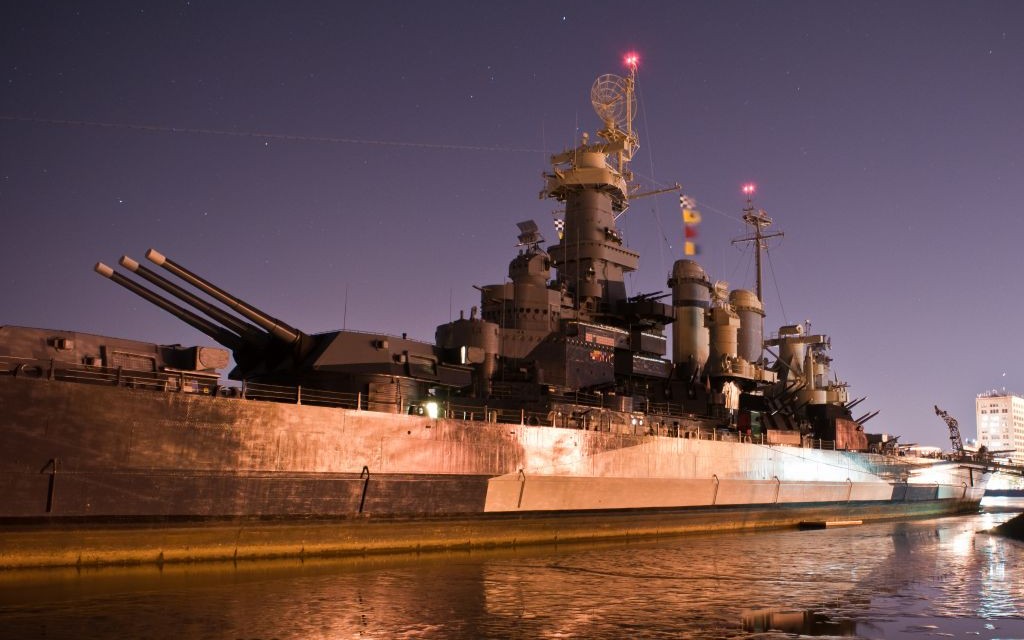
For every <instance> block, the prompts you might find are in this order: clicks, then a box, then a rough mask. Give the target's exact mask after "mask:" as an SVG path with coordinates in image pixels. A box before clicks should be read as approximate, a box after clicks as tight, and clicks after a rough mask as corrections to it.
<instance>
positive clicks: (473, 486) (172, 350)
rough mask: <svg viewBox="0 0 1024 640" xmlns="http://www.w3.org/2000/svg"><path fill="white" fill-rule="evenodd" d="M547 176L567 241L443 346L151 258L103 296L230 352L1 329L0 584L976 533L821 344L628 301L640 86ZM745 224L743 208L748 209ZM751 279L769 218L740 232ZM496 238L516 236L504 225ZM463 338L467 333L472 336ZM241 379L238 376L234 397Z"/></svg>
mask: <svg viewBox="0 0 1024 640" xmlns="http://www.w3.org/2000/svg"><path fill="white" fill-rule="evenodd" d="M591 100H592V103H593V105H594V108H595V111H596V113H597V115H598V116H599V118H600V121H601V125H602V128H601V129H600V131H599V132H598V133H597V137H598V138H599V139H597V140H591V139H590V138H589V136H587V135H586V134H583V136H582V139H581V140H580V141H579V143H578V146H576V147H575V148H572V149H569V150H566V151H564V152H562V153H559V154H557V155H554V156H553V157H552V158H551V168H550V170H549V171H548V172H547V173H545V175H544V183H543V188H542V191H541V194H540V195H541V197H542V198H544V199H552V200H555V201H557V202H558V203H559V206H560V207H564V210H563V211H562V212H561V217H560V219H559V220H558V221H557V224H556V225H555V227H556V233H557V237H558V240H557V242H556V243H554V244H552V245H550V246H547V247H546V248H545V242H546V241H545V239H544V237H543V234H542V231H541V229H540V226H539V225H538V224H536V223H535V222H533V221H527V222H521V223H519V224H518V230H519V233H518V234H517V240H518V244H517V247H518V252H517V253H516V254H515V255H514V256H512V257H511V261H510V262H509V266H508V279H507V280H506V281H504V282H502V283H499V284H491V285H486V286H480V287H477V289H479V292H480V303H479V307H474V308H472V309H471V310H469V313H468V314H466V313H462V314H461V317H459V318H458V319H457V320H453V321H449V322H446V323H443V324H441V325H440V326H438V327H437V330H436V335H435V340H434V342H432V343H430V342H425V341H419V340H413V339H410V338H407V337H406V336H404V335H403V336H393V335H385V334H380V333H373V332H361V331H351V330H342V331H332V332H326V333H319V334H308V333H306V332H304V331H302V330H301V329H299V328H296V327H293V326H291V325H290V324H289V323H288V322H286V321H284V320H281V319H278V318H276V317H274V316H272V315H270V314H269V313H267V312H266V311H264V310H262V309H260V308H257V307H256V306H253V305H251V304H249V303H248V302H245V301H243V300H241V299H239V298H238V297H236V296H234V295H232V294H230V293H228V292H227V291H226V290H224V289H221V288H220V287H218V286H217V285H215V284H213V283H212V282H210V281H209V280H207V279H206V278H204V277H203V276H201V275H199V274H197V273H194V272H193V271H191V270H190V269H188V268H187V267H186V266H184V265H182V264H180V263H178V262H176V261H175V260H173V259H172V258H171V257H168V256H165V255H163V254H162V253H160V252H159V251H157V250H155V249H150V250H149V251H148V252H147V253H146V254H145V255H146V258H147V259H148V261H149V262H150V263H152V267H147V266H144V265H143V264H142V263H141V262H139V261H137V260H135V259H133V258H131V257H128V256H124V257H122V258H121V260H120V263H119V264H120V266H121V267H122V269H121V270H118V269H115V268H112V267H110V266H107V265H105V264H103V263H99V264H97V265H96V271H97V272H98V273H99V274H100V275H102V276H104V277H105V278H108V279H110V280H111V281H112V282H113V283H114V284H116V285H119V286H121V287H123V288H124V289H126V290H127V291H128V292H131V293H132V294H134V295H137V296H140V297H142V298H143V299H145V300H147V301H148V302H150V303H152V304H154V305H156V306H158V307H160V308H161V309H163V310H165V311H167V312H168V313H170V314H173V315H174V316H176V317H177V318H179V319H180V320H182V321H183V322H185V323H187V324H188V325H190V326H191V327H194V328H195V329H196V330H198V331H199V332H201V333H202V334H204V335H205V336H206V337H208V338H209V339H210V340H212V341H213V342H215V343H216V344H218V345H219V346H208V345H205V346H204V345H200V346H182V345H177V344H175V345H167V344H160V343H148V342H141V341H137V340H126V339H120V338H115V337H106V336H99V335H92V334H87V333H80V332H74V331H66V330H51V329H42V328H28V327H15V326H3V327H0V407H2V408H3V411H2V412H0V452H2V453H0V492H2V493H3V495H4V500H3V501H2V502H0V541H2V542H0V566H4V567H16V566H39V565H61V564H64V565H69V564H70V565H75V564H77V565H83V564H84V565H87V564H101V563H105V562H169V561H175V560H198V559H225V558H227V559H236V560H237V559H238V558H244V557H257V556H263V557H267V556H288V555H305V554H343V553H368V552H401V551H410V550H414V551H419V550H425V549H442V548H460V547H467V548H473V547H481V546H501V545H518V544H527V543H543V542H564V541H581V540H593V539H612V538H623V537H632V536H652V535H669V534H676V533H683V532H691V531H714V530H726V529H729V530H733V529H748V528H758V527H783V526H797V525H799V524H801V523H821V524H826V525H827V524H829V523H836V522H842V523H851V522H863V521H870V520H876V519H891V518H905V517H919V516H931V515H945V514H954V513H961V512H969V511H972V510H976V509H977V508H978V506H979V503H980V500H981V498H982V495H983V493H984V491H985V483H986V481H987V479H988V475H989V474H988V471H987V469H986V467H985V466H984V465H977V464H972V463H969V462H964V461H952V460H937V459H924V458H915V457H913V456H909V455H901V453H905V452H901V450H900V449H899V448H898V447H894V446H891V445H892V444H893V442H894V441H893V440H888V441H887V440H886V438H885V437H883V436H876V435H872V434H868V433H867V432H866V431H865V426H864V424H865V423H866V422H867V420H869V419H870V418H871V417H872V416H873V415H874V414H873V413H867V414H865V415H863V416H860V417H858V418H855V417H854V414H853V412H852V410H853V409H854V407H855V406H856V405H858V404H859V403H860V402H861V400H863V399H862V398H854V399H851V398H850V397H849V394H848V386H847V385H846V384H845V383H844V382H841V381H839V380H838V379H837V378H836V377H835V376H834V375H833V373H832V369H831V356H830V355H829V354H830V347H831V342H830V339H829V337H828V336H826V335H824V334H812V333H811V332H810V331H809V330H808V329H807V327H806V326H805V325H790V326H784V327H781V328H780V329H779V330H778V331H777V332H775V333H773V334H771V335H767V334H766V333H765V330H764V318H765V310H764V304H763V298H762V292H761V282H760V268H758V281H757V286H756V289H755V290H754V291H750V290H745V289H733V290H730V289H729V285H728V284H726V283H724V282H717V281H713V280H712V279H711V278H710V277H709V275H708V274H707V273H706V272H705V270H704V268H703V267H702V266H701V265H700V264H699V263H698V262H696V261H695V260H693V259H691V258H682V259H679V260H678V261H676V262H675V263H674V265H673V267H672V270H671V273H670V274H668V280H667V286H668V288H669V291H668V292H667V293H660V292H656V293H649V294H634V295H630V294H629V293H628V292H627V286H626V278H625V276H626V275H627V274H629V273H630V272H633V271H635V270H636V269H637V268H638V266H639V259H640V256H639V254H638V253H637V252H635V251H633V250H632V249H630V248H629V247H628V246H627V244H626V243H625V242H624V239H623V236H622V234H621V232H620V231H619V229H618V227H617V225H616V222H617V220H618V219H619V217H620V216H622V215H623V214H625V213H626V211H627V209H628V207H629V204H630V200H631V198H635V197H638V196H639V195H641V194H638V193H637V192H636V191H635V190H634V188H633V187H632V186H631V184H632V180H633V176H632V173H631V172H630V169H629V166H630V161H631V160H632V158H633V154H634V153H635V152H636V150H637V148H638V144H639V142H638V138H637V135H636V133H635V132H634V130H633V116H634V114H635V113H636V95H635V67H634V68H632V69H631V70H630V72H629V73H627V74H625V75H623V76H619V75H614V74H608V75H604V76H601V77H599V78H598V79H597V81H596V82H595V83H594V84H593V86H592V90H591ZM748 202H749V201H748ZM744 219H745V220H746V221H747V223H748V224H750V226H751V228H752V232H753V233H752V236H751V237H750V238H749V239H748V240H750V241H751V242H752V243H753V244H754V246H755V248H756V249H757V252H756V255H757V257H758V267H760V255H761V250H762V249H763V248H764V247H765V244H766V240H765V239H766V237H768V236H767V234H766V233H765V231H766V229H767V227H768V225H769V224H770V223H771V220H770V218H768V217H767V215H766V214H764V212H762V211H758V210H756V209H753V208H752V207H748V209H746V210H745V215H744ZM510 226H511V225H510ZM467 315H468V317H467ZM228 367H231V370H230V372H229V373H228V374H227V377H226V379H225V377H224V376H223V372H224V371H225V370H226V369H227V368H228Z"/></svg>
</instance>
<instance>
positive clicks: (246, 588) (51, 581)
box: [0, 504, 1024, 639]
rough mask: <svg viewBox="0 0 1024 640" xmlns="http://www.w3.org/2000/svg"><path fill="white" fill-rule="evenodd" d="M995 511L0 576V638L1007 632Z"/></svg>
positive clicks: (1022, 629) (1011, 618)
mask: <svg viewBox="0 0 1024 640" xmlns="http://www.w3.org/2000/svg"><path fill="white" fill-rule="evenodd" d="M1021 506H1024V504H1022V505H1021ZM1012 515H1013V514H1012V513H995V514H981V515H975V516H967V517H957V518H945V519H937V520H918V521H912V522H902V523H880V524H870V525H864V526H860V527H851V528H845V529H831V530H828V529H826V530H815V531H794V530H785V531H768V532H754V533H734V534H716V535H692V536H684V537H677V538H669V539H663V540H659V541H654V542H642V543H632V544H602V545H579V546H571V547H558V548H553V547H547V548H533V549H521V550H518V551H496V552H486V553H479V552H472V553H460V554H442V555H431V556H422V557H418V558H417V557H405V558H368V559H347V560H319V561H308V560H307V561H306V562H304V563H300V562H298V561H279V562H262V563H240V564H238V565H237V566H236V565H231V564H206V565H202V564H198V565H190V566H173V565H168V566H165V567H164V568H163V569H162V570H159V569H157V568H155V567H153V568H150V567H137V568H133V569H105V570H89V571H82V572H76V571H74V570H65V571H48V572H18V573H0V637H3V638H36V637H45V638H125V637H140V638H141V637H145V638H577V637H585V638H627V637H637V638H681V637H687V638H758V639H774V638H792V637H810V636H831V637H837V636H842V637H858V638H872V639H873V638H934V637H956V638H960V637H963V638H1024V619H1022V618H1024V543H1020V542H1016V541H1012V540H1007V539H1004V538H999V537H996V536H990V535H987V534H983V533H977V531H978V530H979V529H984V528H989V527H991V526H994V525H995V524H999V523H1000V522H1004V521H1006V520H1008V519H1009V518H1010V517H1012Z"/></svg>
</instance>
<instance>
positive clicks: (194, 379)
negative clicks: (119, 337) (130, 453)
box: [0, 356, 217, 394]
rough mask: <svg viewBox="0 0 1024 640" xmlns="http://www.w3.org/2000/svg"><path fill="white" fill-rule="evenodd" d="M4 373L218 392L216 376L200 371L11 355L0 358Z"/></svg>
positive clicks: (133, 386) (153, 388) (1, 373)
mask: <svg viewBox="0 0 1024 640" xmlns="http://www.w3.org/2000/svg"><path fill="white" fill-rule="evenodd" d="M4 374H6V375H12V376H15V377H21V378H30V379H31V378H43V379H46V380H59V381H63V382H77V383H84V384H99V385H112V386H123V387H131V388H135V389H149V390H153V391H176V392H185V393H201V394H212V393H214V392H215V391H216V389H217V376H216V375H213V374H204V373H202V372H188V371H176V370H169V371H143V370H136V369H127V368H124V367H102V366H95V365H85V364H77V363H70V362H60V361H56V360H38V359H34V358H18V357H14V356H0V375H4Z"/></svg>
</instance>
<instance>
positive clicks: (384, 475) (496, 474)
mask: <svg viewBox="0 0 1024 640" xmlns="http://www.w3.org/2000/svg"><path fill="white" fill-rule="evenodd" d="M0 406H2V407H3V417H2V418H0V420H2V431H0V448H2V450H3V451H5V454H4V456H3V462H2V466H0V491H2V492H3V495H4V497H5V499H4V501H3V502H2V505H0V530H2V531H0V539H2V540H3V544H2V545H0V548H2V549H3V551H0V554H2V557H0V565H3V566H28V565H33V566H38V565H47V564H50V565H53V564H83V563H84V564H91V563H103V562H148V561H159V560H162V561H170V560H174V559H181V560H195V559H201V558H211V559H212V558H237V557H257V556H279V555H301V554H310V553H363V552H367V551H381V552H383V551H409V550H422V549H438V548H450V547H465V546H494V545H514V544H526V543H535V542H558V541H570V540H588V539H601V538H619V537H630V536H647V535H668V534H674V533H683V532H689V531H709V530H724V529H742V528H756V527H779V526H793V525H796V524H799V523H800V522H804V521H812V520H813V521H826V520H853V519H856V520H874V519H886V518H900V517H916V516H927V515H942V514H952V513H958V512H964V511H971V510H976V509H977V507H978V504H979V502H980V500H981V497H982V495H983V493H984V481H985V477H984V476H983V475H982V474H981V473H979V472H978V471H977V470H974V469H970V468H965V467H960V466H957V465H952V464H943V463H938V462H929V463H925V462H921V461H918V462H916V463H915V462H911V461H905V460H901V459H896V458H892V457H886V456H880V455H869V454H861V453H853V452H843V451H823V450H818V449H806V448H801V447H786V446H769V445H764V444H759V443H750V442H736V441H721V440H718V439H716V436H714V435H713V434H712V435H711V436H710V438H703V439H694V438H678V437H665V436H650V435H640V434H623V433H608V432H600V431H587V430H579V429H564V428H556V427H552V426H542V425H534V426H530V425H522V424H497V423H489V422H480V421H472V420H455V419H430V418H427V417H424V416H410V415H398V414H388V413H380V412H372V411H360V410H349V409H341V408H331V407H319V406H305V405H300V404H286V403H274V402H261V401H254V400H246V399H241V398H219V397H208V396H203V395H200V394H193V393H183V392H179V393H173V392H164V391H153V390H146V389H130V388H125V387H122V386H110V385H102V384H97V385H90V384H76V383H73V382H64V381H57V380H47V379H24V378H19V377H15V376H0Z"/></svg>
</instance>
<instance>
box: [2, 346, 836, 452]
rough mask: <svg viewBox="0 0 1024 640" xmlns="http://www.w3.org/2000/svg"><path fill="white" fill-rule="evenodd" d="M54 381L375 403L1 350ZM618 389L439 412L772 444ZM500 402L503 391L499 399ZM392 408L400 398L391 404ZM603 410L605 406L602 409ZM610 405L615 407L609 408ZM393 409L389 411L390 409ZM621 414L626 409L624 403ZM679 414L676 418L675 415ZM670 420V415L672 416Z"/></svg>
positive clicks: (14, 369)
mask: <svg viewBox="0 0 1024 640" xmlns="http://www.w3.org/2000/svg"><path fill="white" fill-rule="evenodd" d="M2 375H10V376H15V377H24V378H35V379H45V380H58V381H64V382H75V383H83V384H96V385H107V386H120V387H129V388H134V389H145V390H151V391H161V392H165V393H192V394H200V395H206V396H219V397H222V398H234V399H238V400H251V401H259V402H278V403H284V404H303V405H314V406H322V407H335V408H343V409H355V410H369V409H374V407H372V406H371V404H370V402H369V401H368V398H367V397H366V395H365V394H362V393H346V392H338V391H326V390H323V389H315V388H311V387H305V386H301V385H300V386H281V385H270V384H261V383H253V382H243V383H242V384H240V385H237V386H236V385H222V384H220V383H219V379H218V378H217V376H216V375H214V374H205V373H202V372H191V371H137V370H132V369H125V368H123V367H118V368H110V367H100V366H90V365H79V364H73V363H66V362H55V361H47V360H33V359H27V358H16V357H13V356H0V376H2ZM614 398H615V396H611V395H602V394H594V393H584V392H580V393H573V394H561V395H549V396H547V399H548V400H551V401H554V402H555V403H562V404H563V405H564V406H565V407H566V408H567V411H564V412H559V411H544V412H538V411H527V410H525V409H507V408H502V407H500V406H494V407H490V406H487V405H484V406H480V405H478V404H474V405H468V404H467V405H460V404H459V403H458V402H457V401H449V402H444V403H440V404H443V409H441V414H440V415H439V417H443V418H447V419H449V420H460V421H474V422H492V423H501V424H515V425H528V426H549V427H565V428H576V429H583V430H590V431H609V432H610V431H614V432H616V433H619V434H622V435H636V436H643V435H656V436H668V437H676V438H684V439H696V440H711V441H721V442H750V443H754V444H763V445H767V444H770V442H769V440H768V438H767V437H766V435H765V434H764V433H763V432H762V433H759V434H750V435H743V434H740V433H738V432H736V431H733V430H730V429H725V428H720V429H710V428H701V427H698V426H694V425H693V424H692V423H687V422H686V419H687V418H693V417H695V416H693V415H692V414H689V413H686V412H684V411H682V406H681V405H672V404H669V403H660V404H655V403H649V404H645V406H644V407H643V408H642V409H641V408H639V407H635V411H634V412H632V415H633V418H632V421H631V422H632V423H631V424H627V425H623V424H622V423H621V422H615V423H613V422H612V416H613V415H615V416H616V417H621V415H622V413H624V412H623V411H622V409H620V408H617V407H619V406H620V404H619V402H618V401H617V400H615V399H614ZM497 400H498V401H500V398H498V399H497ZM389 407H393V408H395V409H397V405H389ZM605 410H608V411H605ZM406 411H408V412H413V413H420V414H422V415H426V414H427V410H426V407H425V405H424V404H419V405H412V406H410V407H409V408H408V409H406V410H403V413H405V412H406ZM611 411H614V412H615V413H611ZM393 412H394V411H393ZM625 413H630V412H629V411H628V410H627V411H625ZM673 418H678V419H680V420H673ZM669 421H671V422H669ZM802 446H804V447H810V448H814V449H828V450H834V449H835V448H836V443H835V442H834V441H831V440H817V439H815V440H804V442H803V443H802Z"/></svg>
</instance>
